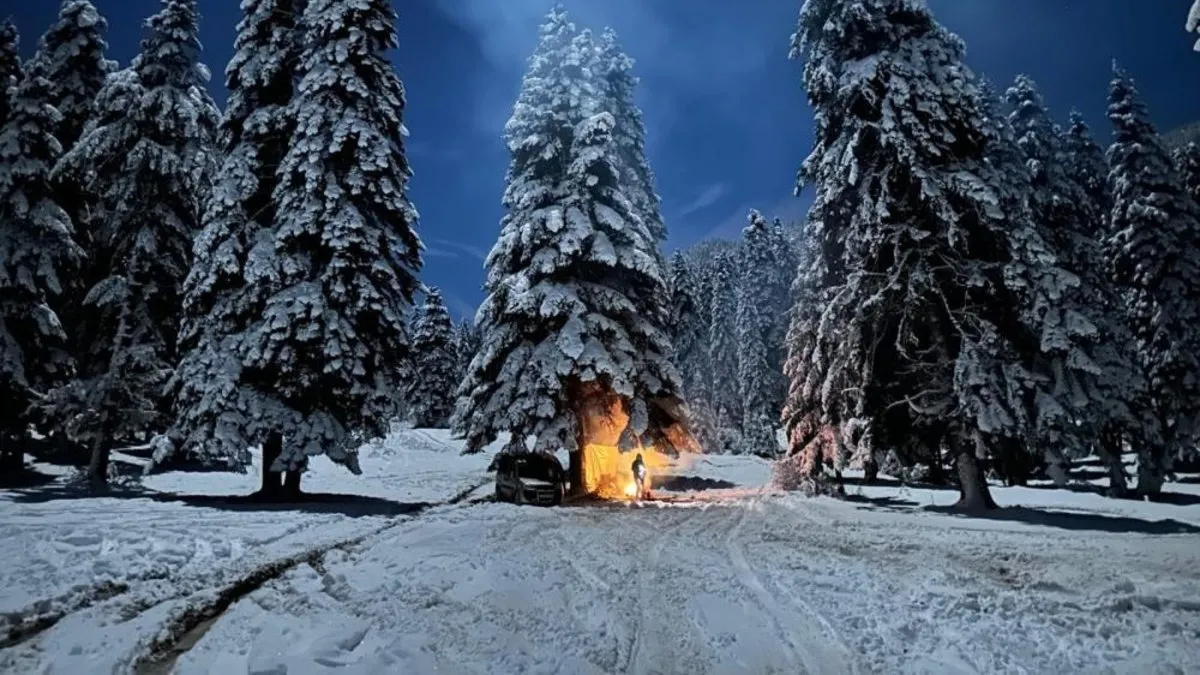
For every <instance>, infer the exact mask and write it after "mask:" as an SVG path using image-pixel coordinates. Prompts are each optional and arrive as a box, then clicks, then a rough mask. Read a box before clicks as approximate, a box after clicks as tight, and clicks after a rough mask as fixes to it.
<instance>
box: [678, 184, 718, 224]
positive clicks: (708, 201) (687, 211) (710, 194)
mask: <svg viewBox="0 0 1200 675" xmlns="http://www.w3.org/2000/svg"><path fill="white" fill-rule="evenodd" d="M727 194H729V184H728V183H713V184H712V185H709V186H707V187H705V188H704V189H703V190H701V191H700V194H698V195H696V198H695V199H693V200H692V203H690V204H688V205H687V206H685V207H683V209H682V210H680V212H679V215H680V216H681V217H682V216H690V215H691V214H693V213H695V212H697V211H700V210H702V209H707V208H708V207H710V206H713V205H714V204H716V203H717V202H719V201H721V198H722V197H724V196H725V195H727Z"/></svg>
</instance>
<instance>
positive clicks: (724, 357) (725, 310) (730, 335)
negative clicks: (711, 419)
mask: <svg viewBox="0 0 1200 675" xmlns="http://www.w3.org/2000/svg"><path fill="white" fill-rule="evenodd" d="M735 264H736V258H735V257H734V256H733V255H732V254H720V255H718V256H717V258H716V259H715V260H714V265H713V270H712V278H711V283H712V305H711V306H710V310H709V312H710V314H709V316H710V319H709V321H710V323H709V326H708V345H709V346H708V353H709V365H710V367H711V370H710V372H709V385H708V389H709V391H710V392H712V393H711V400H710V403H711V404H712V405H713V407H714V408H715V409H716V411H717V421H718V424H719V425H720V426H722V427H740V426H741V420H742V405H741V393H740V389H739V386H738V380H737V375H738V328H737V306H738V301H737V295H738V283H737V278H736V273H735V271H734V265H735Z"/></svg>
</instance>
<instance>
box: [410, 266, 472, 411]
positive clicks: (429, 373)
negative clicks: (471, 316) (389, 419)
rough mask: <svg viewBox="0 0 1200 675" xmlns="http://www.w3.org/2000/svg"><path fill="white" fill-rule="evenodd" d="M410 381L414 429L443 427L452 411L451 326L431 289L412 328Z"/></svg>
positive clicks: (455, 382)
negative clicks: (412, 370)
mask: <svg viewBox="0 0 1200 675" xmlns="http://www.w3.org/2000/svg"><path fill="white" fill-rule="evenodd" d="M412 349H413V359H412V361H413V366H414V371H415V372H414V373H413V378H412V380H411V381H410V382H409V383H408V391H407V393H408V413H409V417H410V419H411V421H412V423H413V426H417V427H424V428H430V427H444V426H446V424H447V423H448V422H449V421H450V414H451V413H452V412H454V390H455V387H457V385H458V383H459V378H458V374H457V373H455V353H454V324H453V323H452V322H451V321H450V312H448V311H446V304H445V303H444V302H442V294H441V293H440V292H439V291H438V290H437V289H435V288H430V289H428V290H426V292H425V303H424V304H422V305H421V306H420V308H419V309H418V311H417V316H416V321H415V325H414V326H413V346H412Z"/></svg>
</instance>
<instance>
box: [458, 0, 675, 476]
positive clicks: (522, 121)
mask: <svg viewBox="0 0 1200 675" xmlns="http://www.w3.org/2000/svg"><path fill="white" fill-rule="evenodd" d="M573 33H574V25H573V24H571V23H570V21H569V20H568V19H567V17H566V13H565V11H563V9H562V7H561V6H558V7H555V8H554V9H552V10H551V12H550V14H549V15H548V16H547V18H546V20H545V22H544V23H543V24H542V26H541V29H540V40H539V44H538V47H537V49H536V50H535V52H534V55H533V57H532V58H531V59H530V68H529V71H528V72H527V73H526V76H525V78H524V81H523V83H522V90H521V93H520V95H519V97H518V99H517V103H516V105H515V106H514V110H513V116H512V118H511V119H510V120H509V123H508V125H507V126H506V137H507V141H508V147H509V150H510V152H511V153H512V162H511V164H510V167H509V172H508V185H507V187H506V189H505V196H504V204H505V206H506V207H507V209H508V213H507V214H506V215H505V217H504V219H503V221H502V224H501V233H500V237H499V240H498V241H497V242H496V245H495V247H494V248H493V249H492V251H491V253H490V254H489V255H488V259H487V281H486V285H485V288H486V290H487V293H488V295H487V298H486V299H485V300H484V303H483V305H482V307H481V308H480V311H479V314H478V319H479V327H480V329H481V331H482V336H483V337H482V340H483V343H482V347H481V349H480V352H479V354H478V355H477V356H476V357H475V359H474V361H473V362H472V364H471V372H470V373H468V376H467V379H466V381H465V382H464V383H463V386H462V387H461V388H460V390H459V391H460V394H461V397H460V401H459V405H458V407H457V409H456V411H455V415H454V421H453V427H454V428H455V429H456V430H457V431H458V432H459V433H461V434H462V435H463V436H465V438H466V441H467V443H466V446H467V447H466V452H478V451H480V450H482V449H483V447H485V446H486V445H488V444H490V443H492V442H493V441H495V440H496V438H497V437H498V436H499V434H501V433H505V432H508V433H510V434H511V437H510V440H509V442H508V444H507V445H506V447H505V449H504V451H506V452H528V451H533V452H544V453H551V452H555V451H557V450H559V449H565V450H567V452H568V453H569V455H570V457H571V481H572V485H573V489H576V490H578V489H579V488H580V487H581V486H582V472H583V467H582V457H581V454H582V447H581V443H582V442H583V441H584V440H585V439H584V438H583V437H582V434H583V430H584V427H583V418H584V416H587V415H591V414H594V413H595V411H596V410H597V409H599V410H604V411H606V412H607V411H608V410H610V409H611V406H612V405H619V406H620V407H621V408H622V409H623V410H624V411H625V412H626V413H627V414H628V416H629V419H628V422H627V426H626V428H625V429H624V430H623V431H622V433H621V445H622V446H624V447H631V446H632V445H635V444H636V443H637V442H638V441H639V440H640V441H642V442H644V443H649V444H653V445H655V446H656V447H659V448H663V449H666V450H668V451H669V450H671V449H672V448H674V447H675V446H674V442H675V440H673V439H672V438H670V437H668V436H667V434H668V433H669V431H670V429H671V428H672V427H674V426H675V425H679V424H682V423H683V414H684V411H683V409H682V405H681V401H680V399H679V391H680V388H681V385H680V383H679V377H678V374H677V372H676V371H675V368H674V366H673V365H671V363H670V356H671V345H670V342H669V339H668V337H667V335H666V330H665V324H666V320H667V311H666V309H667V308H666V301H667V292H666V290H667V289H666V281H665V274H664V273H663V269H662V267H661V265H660V264H659V261H660V260H661V256H660V255H657V254H656V253H655V251H654V248H655V246H656V242H655V240H654V237H653V235H652V234H651V233H650V231H649V229H648V228H647V227H646V225H645V224H644V223H643V222H642V221H641V219H640V218H639V216H638V214H637V212H636V211H635V210H634V208H633V206H632V204H631V202H630V200H629V198H628V197H626V196H625V194H624V192H623V190H622V185H621V183H620V177H619V176H618V174H617V170H618V169H617V167H618V163H617V148H616V145H615V143H614V141H613V128H614V125H615V121H614V119H613V117H612V115H611V114H609V113H607V112H603V113H599V114H597V113H596V108H595V105H596V104H597V103H599V102H600V101H601V100H602V96H600V87H599V82H598V78H597V77H596V74H595V70H594V68H595V67H596V62H595V61H596V59H595V57H596V49H595V46H594V43H593V40H592V38H591V35H590V34H589V33H588V32H587V31H584V32H582V33H580V34H579V35H577V36H575V37H571V36H572V34H573ZM530 436H532V437H534V443H533V446H532V448H530V447H529V445H528V438H529V437H530Z"/></svg>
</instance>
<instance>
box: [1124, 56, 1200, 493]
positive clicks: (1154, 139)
mask: <svg viewBox="0 0 1200 675" xmlns="http://www.w3.org/2000/svg"><path fill="white" fill-rule="evenodd" d="M1108 101H1109V104H1108V118H1109V120H1110V121H1112V124H1113V128H1114V134H1113V144H1112V145H1111V146H1110V147H1109V149H1108V160H1109V166H1110V167H1111V173H1110V175H1109V183H1110V185H1111V186H1112V192H1113V209H1112V226H1111V227H1112V233H1113V234H1112V239H1111V242H1110V244H1109V252H1108V253H1109V258H1110V260H1112V261H1113V267H1114V277H1115V279H1116V280H1117V283H1118V284H1119V286H1120V288H1121V290H1122V291H1123V294H1124V297H1125V301H1126V306H1125V314H1126V317H1127V320H1128V322H1129V325H1130V327H1131V329H1132V331H1133V334H1134V336H1135V339H1136V344H1137V356H1138V360H1139V363H1138V365H1139V366H1140V367H1141V370H1142V372H1143V373H1144V375H1145V378H1146V381H1147V383H1148V388H1149V391H1148V392H1147V398H1146V401H1145V408H1144V409H1146V410H1148V411H1149V413H1150V415H1151V417H1152V418H1153V419H1152V424H1151V425H1150V428H1149V429H1148V430H1147V433H1146V434H1145V438H1143V439H1141V442H1140V443H1138V445H1137V449H1138V484H1137V491H1138V493H1139V494H1140V495H1143V496H1147V497H1153V496H1156V495H1157V494H1158V493H1159V492H1160V491H1161V490H1162V484H1163V481H1164V480H1165V476H1166V474H1167V472H1169V471H1170V468H1171V465H1172V462H1173V461H1174V460H1176V459H1178V458H1180V457H1182V456H1184V455H1185V454H1189V453H1192V452H1194V451H1195V442H1196V436H1197V431H1198V423H1200V330H1198V329H1197V326H1198V325H1200V302H1198V301H1197V298H1200V260H1198V259H1197V251H1196V247H1197V245H1198V243H1200V209H1198V208H1197V205H1196V202H1194V201H1193V200H1192V199H1191V198H1189V196H1188V195H1187V191H1186V188H1185V187H1184V183H1183V179H1182V178H1181V177H1180V175H1179V172H1178V170H1177V169H1176V167H1175V165H1174V163H1173V162H1172V160H1171V156H1170V154H1169V153H1168V151H1167V149H1166V147H1165V146H1164V145H1163V144H1162V141H1161V139H1160V138H1159V136H1158V133H1157V131H1156V130H1155V128H1154V125H1153V124H1152V123H1151V122H1150V115H1149V113H1148V111H1147V110H1146V106H1145V104H1144V103H1143V102H1142V100H1141V98H1140V96H1139V95H1138V92H1137V89H1136V88H1135V86H1134V83H1133V81H1132V80H1131V79H1130V78H1129V77H1128V76H1127V75H1126V74H1125V73H1124V72H1123V71H1121V70H1120V69H1119V68H1117V67H1116V66H1114V74H1113V80H1112V84H1111V86H1110V87H1109V97H1108Z"/></svg>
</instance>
